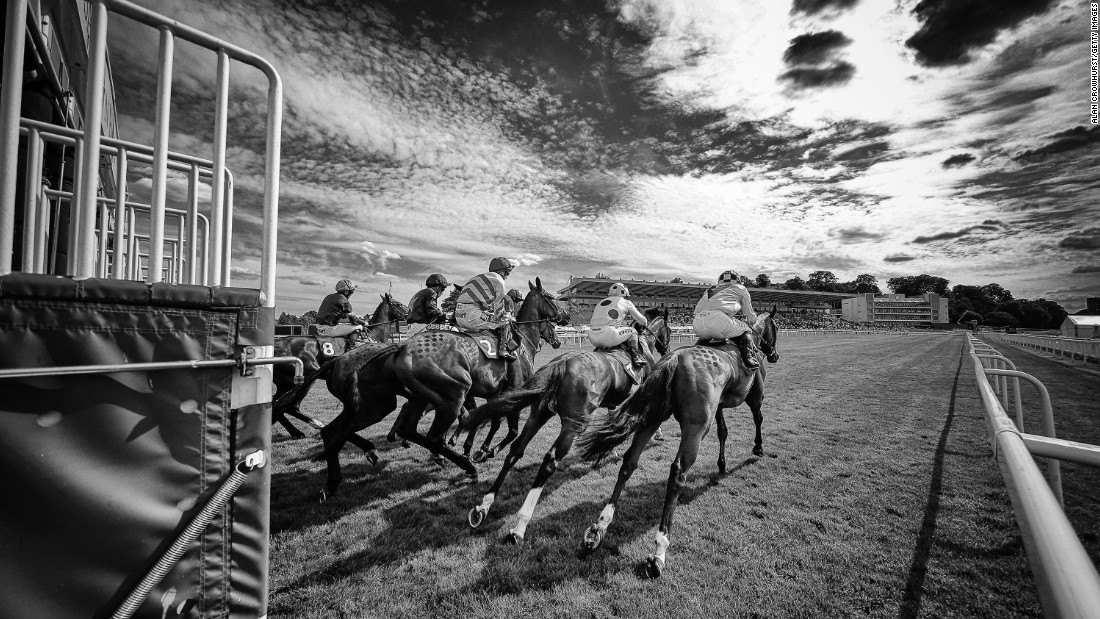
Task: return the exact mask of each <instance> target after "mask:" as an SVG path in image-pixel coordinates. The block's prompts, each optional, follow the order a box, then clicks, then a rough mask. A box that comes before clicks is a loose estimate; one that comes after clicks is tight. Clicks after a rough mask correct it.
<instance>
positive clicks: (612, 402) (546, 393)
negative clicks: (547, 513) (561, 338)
mask: <svg viewBox="0 0 1100 619" xmlns="http://www.w3.org/2000/svg"><path fill="white" fill-rule="evenodd" d="M639 340H640V342H641V349H642V354H643V356H645V358H646V361H647V363H646V365H645V366H643V368H642V369H640V370H637V371H636V373H637V377H635V376H633V375H632V374H633V373H632V372H629V371H628V370H627V366H629V365H631V361H630V357H629V356H628V355H627V354H626V353H625V351H622V352H618V351H614V352H605V351H599V350H596V351H577V352H573V353H567V354H564V355H561V356H560V357H558V358H556V359H554V360H553V361H551V362H550V363H548V364H547V365H545V366H543V367H542V368H540V369H539V371H538V372H536V373H535V375H534V376H532V377H531V378H530V379H529V380H528V381H527V382H526V383H525V384H524V385H523V386H522V387H520V388H519V389H517V390H514V391H509V392H506V393H504V394H503V395H501V396H500V397H499V398H497V399H495V400H493V401H490V402H488V403H486V404H484V405H482V406H479V407H477V408H475V409H474V410H473V411H471V412H470V415H469V417H467V419H466V421H465V422H463V428H465V429H467V430H468V431H469V438H468V439H467V440H468V441H472V440H473V437H474V435H475V434H476V433H477V428H478V426H479V425H480V424H482V423H484V422H485V421H487V420H489V419H499V418H500V417H501V416H504V415H509V416H515V417H517V418H518V416H519V412H520V411H521V410H522V409H523V408H524V407H526V406H528V405H531V404H534V406H532V408H531V414H530V416H529V417H527V423H525V424H524V425H523V432H522V433H521V434H520V436H519V439H518V440H517V441H516V442H515V443H513V444H512V447H511V449H509V451H508V455H507V456H506V457H505V459H504V464H503V465H502V466H501V468H500V473H498V474H497V478H496V481H494V482H493V485H492V487H491V488H489V492H488V493H486V494H485V496H484V497H483V498H482V501H481V505H478V506H477V507H474V508H473V509H471V510H470V512H469V514H468V515H467V519H468V521H469V523H470V526H471V527H472V528H475V529H476V528H477V527H479V526H481V523H482V522H483V521H484V520H485V516H486V515H487V514H488V513H489V508H490V507H491V506H492V505H493V502H494V501H495V500H496V496H497V493H498V492H500V489H501V486H503V485H504V479H505V478H506V477H507V476H508V473H509V471H511V470H512V467H514V466H515V465H516V463H517V462H518V461H519V459H520V458H522V457H523V453H524V450H526V448H527V445H528V443H530V442H531V440H532V439H534V438H535V435H536V434H538V432H539V430H541V429H542V427H543V426H544V425H545V424H546V422H547V421H550V419H552V418H553V417H554V415H558V416H559V417H561V430H560V431H559V432H558V438H557V440H556V441H554V444H553V446H551V447H550V450H549V451H547V452H546V455H545V456H544V457H543V459H542V466H540V467H539V470H538V473H537V474H536V475H535V481H534V483H533V484H532V485H531V489H530V490H529V491H528V493H527V500H525V501H524V502H523V507H521V508H520V511H519V515H518V521H517V522H516V526H515V528H513V529H512V530H511V531H509V533H508V536H507V537H506V538H505V539H506V540H507V541H509V542H512V543H514V544H518V543H519V542H522V541H523V536H524V534H525V533H526V531H527V523H528V522H530V521H531V517H532V516H533V515H534V512H535V506H536V505H537V504H538V500H539V497H540V496H541V495H542V489H543V487H544V486H545V485H546V482H547V481H549V479H550V476H552V475H553V474H554V472H555V471H556V470H557V469H558V466H559V463H560V462H561V461H562V460H563V459H564V458H565V456H566V455H567V454H568V453H569V449H570V447H572V445H573V439H574V438H576V436H577V435H578V434H579V433H580V432H582V431H583V430H584V428H585V426H586V425H587V424H588V418H589V415H591V414H592V411H594V410H596V408H597V407H600V406H606V407H614V406H618V405H619V404H621V403H622V402H623V401H624V400H625V399H626V398H627V396H628V395H630V393H631V391H632V390H633V389H634V386H635V385H636V384H638V383H640V382H641V381H642V379H644V378H645V374H646V368H650V367H652V366H653V364H654V363H655V362H656V361H657V355H655V354H654V352H653V348H654V346H653V344H654V342H655V340H656V338H655V337H654V336H653V334H652V333H651V334H649V335H647V336H645V337H642V338H639ZM615 352H617V353H618V354H615Z"/></svg>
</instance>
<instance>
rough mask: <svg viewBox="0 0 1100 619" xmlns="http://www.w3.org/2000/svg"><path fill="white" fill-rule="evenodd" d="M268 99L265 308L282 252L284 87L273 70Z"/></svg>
mask: <svg viewBox="0 0 1100 619" xmlns="http://www.w3.org/2000/svg"><path fill="white" fill-rule="evenodd" d="M267 78H268V80H269V85H268V97H267V154H266V156H265V161H264V164H265V170H264V174H265V177H266V179H267V182H266V184H265V186H264V229H263V230H264V231H263V234H264V243H263V257H262V259H261V262H260V294H261V296H262V297H263V304H264V307H275V256H276V253H277V252H278V240H279V239H278V232H277V231H278V226H279V221H278V219H279V158H280V157H281V152H282V139H283V137H282V136H283V83H282V80H281V79H280V78H279V74H278V73H276V72H275V70H274V69H271V70H270V71H269V72H268V76H267Z"/></svg>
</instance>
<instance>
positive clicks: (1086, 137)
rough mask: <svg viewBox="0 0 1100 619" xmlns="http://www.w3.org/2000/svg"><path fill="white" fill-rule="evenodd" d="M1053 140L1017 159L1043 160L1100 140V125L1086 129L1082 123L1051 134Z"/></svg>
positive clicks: (1024, 153)
mask: <svg viewBox="0 0 1100 619" xmlns="http://www.w3.org/2000/svg"><path fill="white" fill-rule="evenodd" d="M1050 137H1051V140H1052V141H1051V142H1050V143H1048V144H1046V145H1044V146H1041V147H1039V148H1036V149H1033V150H1026V151H1024V152H1022V153H1020V154H1018V155H1016V156H1015V157H1013V159H1015V160H1016V161H1019V162H1020V163H1024V164H1028V163H1035V162H1037V161H1042V160H1044V159H1046V158H1047V157H1050V156H1051V155H1056V154H1058V153H1064V152H1066V151H1071V150H1076V149H1078V148H1082V147H1084V146H1088V145H1089V144H1092V143H1094V142H1100V127H1092V128H1089V129H1086V128H1084V127H1082V126H1080V125H1078V126H1077V127H1074V128H1073V129H1068V130H1066V131H1062V132H1059V133H1055V134H1054V135H1052V136H1050Z"/></svg>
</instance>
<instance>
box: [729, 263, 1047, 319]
mask: <svg viewBox="0 0 1100 619" xmlns="http://www.w3.org/2000/svg"><path fill="white" fill-rule="evenodd" d="M741 283H742V284H744V285H745V286H746V287H750V288H772V289H777V290H812V291H816V292H839V293H849V294H863V293H868V292H870V293H874V294H882V291H881V290H880V289H879V286H878V279H877V278H876V277H875V276H874V275H870V274H867V273H864V274H862V275H859V276H857V277H856V278H855V279H854V280H852V281H848V282H842V281H840V280H839V279H838V278H837V277H836V275H833V273H832V272H831V271H814V272H813V273H810V274H809V276H808V277H807V278H806V279H805V280H803V279H802V278H801V277H798V276H797V275H796V276H795V277H792V278H790V279H788V280H787V281H785V282H783V283H782V284H773V283H772V281H771V278H770V277H768V275H767V274H765V273H761V274H759V275H757V276H756V279H750V278H748V277H741ZM949 284H950V282H949V281H948V280H947V279H944V278H942V277H936V276H934V275H927V274H921V275H906V276H903V277H891V278H890V279H888V280H886V286H887V288H889V289H890V291H891V292H893V293H894V294H904V295H905V296H907V297H917V296H920V295H923V294H924V293H926V292H934V293H936V294H938V295H940V296H941V297H946V298H947V313H948V317H949V320H950V321H951V322H969V321H971V320H976V321H978V322H979V323H980V324H984V325H988V326H991V327H1024V328H1028V329H1057V328H1058V327H1060V326H1061V325H1062V322H1063V321H1064V320H1065V319H1066V316H1067V315H1068V312H1066V310H1065V309H1064V308H1063V307H1062V306H1061V305H1059V304H1058V303H1056V302H1054V301H1049V300H1047V299H1043V298H1039V299H1033V300H1032V299H1016V298H1014V297H1013V296H1012V292H1011V291H1009V290H1006V289H1005V288H1004V287H1003V286H1001V285H1000V284H997V283H989V284H985V285H984V286H966V285H963V284H958V285H956V286H954V287H952V288H948V286H949Z"/></svg>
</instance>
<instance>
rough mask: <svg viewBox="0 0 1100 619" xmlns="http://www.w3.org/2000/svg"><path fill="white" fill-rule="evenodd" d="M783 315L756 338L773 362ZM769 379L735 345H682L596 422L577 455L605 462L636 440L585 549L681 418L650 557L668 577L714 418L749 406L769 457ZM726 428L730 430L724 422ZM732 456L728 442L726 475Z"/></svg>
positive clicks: (649, 565) (769, 316)
mask: <svg viewBox="0 0 1100 619" xmlns="http://www.w3.org/2000/svg"><path fill="white" fill-rule="evenodd" d="M776 313H777V308H776V307H774V306H773V307H772V309H771V310H770V311H768V312H766V313H764V314H762V315H761V317H760V318H761V320H762V326H760V327H758V328H759V333H753V335H754V337H755V338H756V340H757V342H758V345H759V346H760V348H761V349H762V350H763V351H764V352H765V353H766V354H767V359H768V361H769V362H770V363H775V362H776V361H778V360H779V353H777V352H776V350H775V341H776V336H777V331H776V328H775V320H774V319H775V315H776ZM766 374H767V372H766V371H765V369H764V366H760V368H759V369H757V370H755V371H750V370H748V369H747V368H746V367H745V366H744V364H743V363H742V361H741V357H740V352H739V351H738V349H737V348H736V347H735V346H732V345H728V344H727V345H724V346H720V347H710V346H700V345H696V346H691V347H688V348H680V349H678V350H676V351H675V352H673V353H672V354H671V355H669V356H667V357H665V358H664V359H662V360H661V361H660V362H658V363H657V366H656V367H655V368H654V370H653V372H651V373H650V375H649V377H648V378H646V380H645V382H644V383H643V384H642V385H641V386H640V387H639V388H638V390H637V391H635V392H634V394H633V395H632V396H631V397H630V399H628V400H627V402H626V403H624V404H623V406H622V407H621V408H620V409H619V411H618V412H617V413H615V414H613V415H608V418H607V419H606V420H605V421H603V422H602V423H595V424H593V425H590V426H589V428H588V430H586V431H585V433H584V434H583V435H582V436H581V438H580V439H579V440H578V441H577V451H578V453H579V455H580V456H581V458H583V459H585V460H587V461H590V462H599V461H600V460H601V459H602V458H604V457H606V456H607V455H608V454H610V453H611V450H612V449H614V447H615V446H616V445H618V444H620V443H622V442H623V441H624V440H626V439H627V437H629V436H631V435H633V436H634V441H633V442H632V443H631V444H630V448H629V449H627V451H626V453H625V454H624V455H623V463H622V467H621V468H620V469H619V477H618V480H617V481H616V482H615V489H614V491H612V493H611V499H610V500H609V501H608V503H607V505H606V506H605V507H604V509H603V512H602V513H601V514H600V518H599V521H598V522H597V523H596V524H594V525H592V526H591V527H590V528H589V529H588V531H587V532H586V533H585V535H584V544H585V546H586V547H587V548H588V549H589V550H594V549H595V548H596V547H598V546H599V545H600V542H602V541H603V538H604V535H605V534H606V533H607V527H608V525H610V524H611V521H612V520H613V519H614V517H615V509H616V506H617V505H618V503H619V497H620V496H621V495H622V492H623V487H624V486H626V482H627V481H628V480H629V479H630V476H631V475H632V474H633V473H634V469H635V468H637V466H638V458H639V456H641V453H642V449H643V448H644V447H645V445H646V443H648V442H649V439H650V438H652V437H653V435H654V433H656V432H657V428H658V427H659V426H660V425H661V423H662V422H663V421H665V420H666V419H668V418H669V416H670V415H674V416H675V417H676V420H677V421H678V422H679V423H680V433H681V438H680V449H679V451H677V453H676V457H675V459H673V461H672V467H671V470H670V471H669V475H668V489H667V490H666V492H665V504H664V513H663V515H662V517H661V524H660V526H659V527H658V529H657V536H656V544H657V551H656V552H655V553H654V554H651V555H649V557H648V558H647V559H646V572H647V573H648V574H649V575H650V576H652V577H657V576H660V575H661V572H662V570H663V569H664V566H665V550H666V549H667V548H668V545H669V531H670V530H671V528H672V514H673V512H674V511H675V509H676V503H677V501H678V500H679V498H680V491H681V490H682V489H683V487H684V483H685V482H686V481H687V474H688V471H689V470H690V469H691V466H692V465H693V464H695V459H696V457H697V455H698V453H699V442H700V441H701V440H702V438H703V436H705V435H706V433H707V431H708V430H709V429H710V424H711V421H712V420H713V419H715V418H719V417H721V415H722V408H723V407H725V408H732V407H735V406H739V405H740V404H741V403H742V402H746V403H748V405H749V408H750V409H751V410H752V417H753V421H754V422H756V444H755V446H754V448H753V453H754V454H756V455H762V454H763V453H764V451H763V448H762V447H761V440H760V424H761V422H762V421H763V415H762V414H761V412H760V406H761V404H762V403H763V401H764V378H765V376H766ZM721 426H722V427H724V426H725V423H724V420H723V421H722V423H721ZM723 434H724V433H720V436H719V438H720V439H721V440H722V441H723V443H724V442H725V438H726V437H725V436H724V435H723ZM724 457H725V446H724V445H723V448H722V458H723V459H722V460H720V461H719V469H720V470H722V471H723V472H725V468H726V467H725V461H724Z"/></svg>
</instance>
